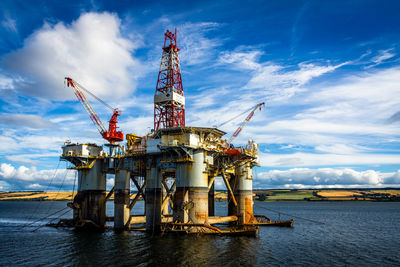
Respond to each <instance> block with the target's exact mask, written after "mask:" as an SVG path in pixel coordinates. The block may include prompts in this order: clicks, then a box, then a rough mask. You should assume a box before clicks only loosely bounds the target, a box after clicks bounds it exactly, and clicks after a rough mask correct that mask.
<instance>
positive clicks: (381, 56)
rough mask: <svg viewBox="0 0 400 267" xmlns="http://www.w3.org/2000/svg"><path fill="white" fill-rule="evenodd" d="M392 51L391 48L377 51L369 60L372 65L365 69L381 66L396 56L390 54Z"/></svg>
mask: <svg viewBox="0 0 400 267" xmlns="http://www.w3.org/2000/svg"><path fill="white" fill-rule="evenodd" d="M392 51H393V48H390V49H386V50H379V51H378V55H377V56H375V57H373V58H372V59H371V62H372V63H373V64H371V65H368V66H367V67H366V68H367V69H368V68H372V67H375V66H377V65H380V64H382V62H383V61H385V60H387V59H390V58H393V57H394V56H396V54H394V53H391V52H392Z"/></svg>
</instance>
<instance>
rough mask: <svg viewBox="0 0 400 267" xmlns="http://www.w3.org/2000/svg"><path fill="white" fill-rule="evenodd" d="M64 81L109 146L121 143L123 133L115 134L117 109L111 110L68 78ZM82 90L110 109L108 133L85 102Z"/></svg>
mask: <svg viewBox="0 0 400 267" xmlns="http://www.w3.org/2000/svg"><path fill="white" fill-rule="evenodd" d="M65 80H66V81H67V86H68V87H69V86H71V87H72V88H73V89H74V93H75V95H76V97H77V98H78V100H79V102H81V104H82V106H83V107H84V108H85V110H86V111H87V113H88V114H89V117H90V119H91V120H92V122H93V124H94V125H95V126H96V128H97V130H98V131H99V133H100V134H101V136H102V137H103V138H104V139H106V140H107V141H109V142H110V143H111V144H113V143H114V142H121V141H123V140H124V134H123V132H121V131H119V132H117V128H118V127H117V123H118V118H117V117H118V116H119V115H121V112H120V111H119V110H118V109H114V108H112V107H111V106H110V105H108V104H107V103H105V102H104V101H103V100H101V99H100V98H98V97H97V96H95V95H94V94H93V93H91V92H90V91H89V90H87V89H85V88H84V87H83V86H82V85H80V84H79V83H77V82H76V81H74V80H73V79H72V78H70V77H65ZM82 90H84V91H85V92H87V93H89V94H90V95H92V96H93V97H94V98H96V99H97V100H98V101H99V102H101V103H102V104H104V105H105V106H106V107H108V108H110V109H111V110H112V111H113V115H112V117H111V119H110V120H109V125H108V131H107V129H106V127H104V124H103V123H102V121H101V120H100V118H99V116H97V114H96V112H95V111H94V109H93V108H92V106H91V105H90V103H89V101H88V100H87V98H86V96H85V94H84V93H83V92H82Z"/></svg>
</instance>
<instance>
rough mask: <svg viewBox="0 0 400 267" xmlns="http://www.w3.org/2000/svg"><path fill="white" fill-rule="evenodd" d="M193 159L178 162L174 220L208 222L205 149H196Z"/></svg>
mask: <svg viewBox="0 0 400 267" xmlns="http://www.w3.org/2000/svg"><path fill="white" fill-rule="evenodd" d="M193 161H194V162H183V163H179V164H177V169H176V184H177V185H176V192H175V196H174V221H176V222H181V223H187V222H191V223H207V222H208V172H207V167H206V164H205V162H204V150H201V149H199V150H194V151H193Z"/></svg>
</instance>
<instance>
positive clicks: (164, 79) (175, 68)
mask: <svg viewBox="0 0 400 267" xmlns="http://www.w3.org/2000/svg"><path fill="white" fill-rule="evenodd" d="M176 37H177V32H176V28H175V34H174V33H172V32H170V31H168V30H167V32H166V33H165V38H164V47H163V53H162V58H161V65H160V71H159V73H158V80H157V87H156V93H155V95H154V130H158V129H160V128H172V127H185V97H184V96H183V87H182V76H181V68H180V64H179V57H178V51H179V50H180V49H179V47H178V45H177V43H176V39H177V38H176Z"/></svg>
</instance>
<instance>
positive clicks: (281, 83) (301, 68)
mask: <svg viewBox="0 0 400 267" xmlns="http://www.w3.org/2000/svg"><path fill="white" fill-rule="evenodd" d="M262 55H263V52H262V51H260V50H257V49H251V48H247V51H246V50H245V49H243V48H237V49H236V50H235V51H233V52H224V53H221V55H220V57H219V59H218V62H219V64H221V65H227V66H231V67H232V68H233V69H237V70H242V71H250V75H249V76H250V78H249V80H248V81H247V83H246V85H245V86H244V89H247V90H252V94H253V95H255V96H258V97H264V98H265V97H268V99H269V101H270V102H277V101H278V102H279V101H282V100H285V99H287V98H290V97H292V96H294V95H295V94H296V93H299V92H303V91H306V88H304V86H305V85H306V84H307V83H309V82H310V81H311V80H312V79H313V78H316V77H319V76H321V75H323V74H325V73H328V72H332V71H334V70H336V69H337V68H340V67H342V66H344V65H347V64H349V63H348V62H345V63H341V64H337V65H331V64H328V63H327V64H326V65H322V64H318V65H317V64H315V63H310V62H301V63H299V64H298V65H297V69H295V70H293V67H288V66H284V65H279V64H276V63H274V62H270V61H266V62H260V57H261V56H262ZM247 94H248V93H247Z"/></svg>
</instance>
